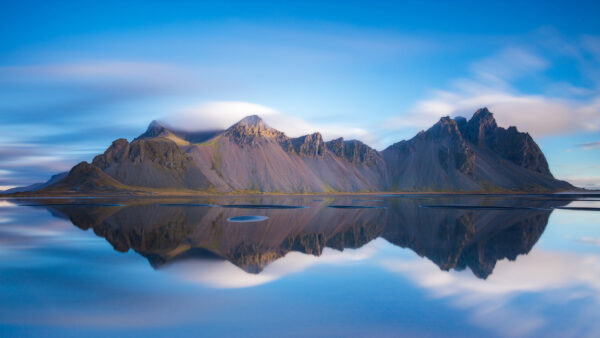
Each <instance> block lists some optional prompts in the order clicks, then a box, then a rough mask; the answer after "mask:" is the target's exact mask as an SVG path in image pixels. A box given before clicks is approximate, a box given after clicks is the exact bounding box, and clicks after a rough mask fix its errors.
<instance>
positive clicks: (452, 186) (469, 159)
mask: <svg viewBox="0 0 600 338" xmlns="http://www.w3.org/2000/svg"><path fill="white" fill-rule="evenodd" d="M382 155H383V158H384V160H385V163H386V165H387V171H388V178H389V179H388V185H387V187H388V189H389V190H392V191H457V190H470V191H502V190H512V191H558V190H568V189H573V186H571V185H570V184H569V183H567V182H564V181H559V180H557V179H555V178H554V177H553V176H552V174H551V173H550V169H549V168H548V163H547V162H546V158H545V156H544V154H543V153H542V151H541V150H540V148H539V147H538V145H537V144H536V143H535V141H534V140H533V138H532V137H531V136H530V135H529V134H527V133H521V132H519V131H518V130H517V128H515V127H510V128H508V129H504V128H501V127H498V126H497V125H496V121H495V119H494V117H493V114H492V113H491V112H490V111H489V110H488V109H487V108H482V109H479V110H477V112H475V114H473V117H472V118H471V119H470V120H469V121H467V120H466V119H465V118H463V117H457V118H455V119H451V118H449V117H443V118H441V119H440V121H439V122H438V123H436V124H435V125H433V126H432V127H431V128H429V129H428V130H426V131H422V132H420V133H419V134H418V135H417V136H415V137H414V138H412V139H410V140H408V141H401V142H398V143H396V144H393V145H391V146H390V147H388V148H386V149H385V150H383V151H382Z"/></svg>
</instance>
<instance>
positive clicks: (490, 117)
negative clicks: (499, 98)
mask: <svg viewBox="0 0 600 338" xmlns="http://www.w3.org/2000/svg"><path fill="white" fill-rule="evenodd" d="M469 122H473V123H479V124H485V125H488V126H494V127H495V126H496V119H494V114H492V112H490V111H489V110H488V109H487V107H483V108H479V109H477V111H476V112H475V114H473V117H471V120H469Z"/></svg>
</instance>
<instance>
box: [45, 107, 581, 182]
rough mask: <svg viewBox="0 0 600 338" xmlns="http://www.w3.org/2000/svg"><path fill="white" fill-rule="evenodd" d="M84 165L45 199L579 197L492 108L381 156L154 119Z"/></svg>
mask: <svg viewBox="0 0 600 338" xmlns="http://www.w3.org/2000/svg"><path fill="white" fill-rule="evenodd" d="M78 166H81V168H87V170H72V171H71V172H70V173H69V174H68V175H66V177H60V178H61V179H59V180H54V181H52V182H50V183H49V184H45V185H43V186H41V189H39V190H38V192H40V193H49V192H52V193H57V192H86V193H94V192H96V191H97V190H95V189H96V187H97V186H105V188H103V190H101V191H115V192H116V191H118V190H119V189H117V188H115V189H114V190H110V189H108V188H106V187H111V186H115V187H116V186H117V185H118V186H119V187H120V188H121V189H122V190H127V191H132V190H135V191H142V190H153V191H155V192H156V191H157V189H158V191H164V192H166V191H169V192H173V191H188V192H194V191H203V192H215V193H217V192H218V193H228V192H282V193H309V192H367V191H488V192H499V191H532V192H547V191H559V190H568V189H573V186H571V185H570V184H569V183H567V182H563V181H559V180H556V179H555V178H554V177H553V176H552V174H551V173H550V170H549V168H548V163H547V162H546V159H545V157H544V154H543V153H542V151H541V150H540V148H539V147H538V146H537V144H536V143H535V141H534V140H533V139H532V138H531V136H530V135H529V134H527V133H521V132H519V131H518V130H517V129H516V128H515V127H510V128H508V129H504V128H501V127H498V126H497V124H496V121H495V120H494V117H493V115H492V113H490V112H489V111H488V110H487V109H486V108H483V109H480V110H478V111H477V112H476V113H475V114H474V115H473V117H472V118H471V119H470V120H468V121H467V120H466V119H465V118H462V117H457V118H454V119H452V118H449V117H444V118H442V119H440V121H439V122H438V123H436V124H435V125H433V126H432V127H431V128H429V129H428V130H426V131H422V132H420V133H419V134H417V135H416V136H415V137H413V138H412V139H410V140H408V141H401V142H398V143H396V144H394V145H392V146H390V147H388V148H387V149H385V150H383V151H382V152H378V151H376V150H375V149H372V148H370V147H369V146H367V145H366V144H364V143H362V142H360V141H357V140H351V141H346V140H343V139H341V138H340V139H335V140H331V141H328V142H325V141H324V140H323V137H322V136H321V134H320V133H314V134H310V135H305V136H301V137H297V138H291V137H288V136H286V135H285V134H284V133H282V132H280V131H278V130H275V129H273V128H271V127H269V126H267V125H266V124H265V123H264V122H263V121H262V120H261V119H260V118H259V117H258V116H249V117H246V118H244V119H242V120H241V121H239V122H238V123H236V124H234V125H233V126H231V127H230V128H228V129H226V130H214V131H202V132H182V131H178V130H175V129H172V128H168V127H167V126H165V125H162V124H161V123H159V122H156V121H153V122H152V123H151V124H150V126H149V127H148V129H147V130H146V131H145V132H144V133H143V134H141V135H140V136H139V137H138V138H136V139H134V140H133V141H132V142H128V141H127V140H126V139H118V140H116V141H114V142H113V143H112V145H111V146H110V147H109V148H108V149H107V150H106V152H105V153H104V154H101V155H98V156H96V157H95V158H94V160H93V161H92V163H91V164H87V163H85V164H80V165H78ZM81 168H80V169H81ZM96 169H97V170H96ZM101 174H103V175H101ZM86 180H90V182H89V184H88V183H86ZM99 180H106V182H104V184H100V182H99ZM67 182H75V183H73V184H74V185H73V186H69V183H67ZM115 182H116V183H115ZM107 189H108V190H107Z"/></svg>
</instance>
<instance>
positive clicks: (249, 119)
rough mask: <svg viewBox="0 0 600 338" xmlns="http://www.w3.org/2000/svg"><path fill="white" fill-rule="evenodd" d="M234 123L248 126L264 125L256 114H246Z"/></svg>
mask: <svg viewBox="0 0 600 338" xmlns="http://www.w3.org/2000/svg"><path fill="white" fill-rule="evenodd" d="M236 124H239V125H244V126H248V127H266V125H265V123H264V122H263V120H262V119H261V118H260V116H258V115H249V116H246V117H244V118H243V119H241V120H240V121H239V122H238V123H236Z"/></svg>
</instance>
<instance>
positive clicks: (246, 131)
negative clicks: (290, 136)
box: [224, 115, 285, 143]
mask: <svg viewBox="0 0 600 338" xmlns="http://www.w3.org/2000/svg"><path fill="white" fill-rule="evenodd" d="M224 135H226V136H231V137H233V138H234V139H236V140H237V141H238V142H241V143H252V142H253V141H254V140H255V139H256V138H257V137H263V138H278V137H285V135H284V134H283V133H282V132H280V131H278V130H276V129H273V128H271V127H269V126H268V125H267V124H266V123H264V121H263V120H262V119H261V118H260V117H259V116H258V115H250V116H246V117H244V118H243V119H241V120H240V121H239V122H237V123H236V124H234V125H233V126H231V127H229V129H227V130H226V131H225V134H224Z"/></svg>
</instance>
